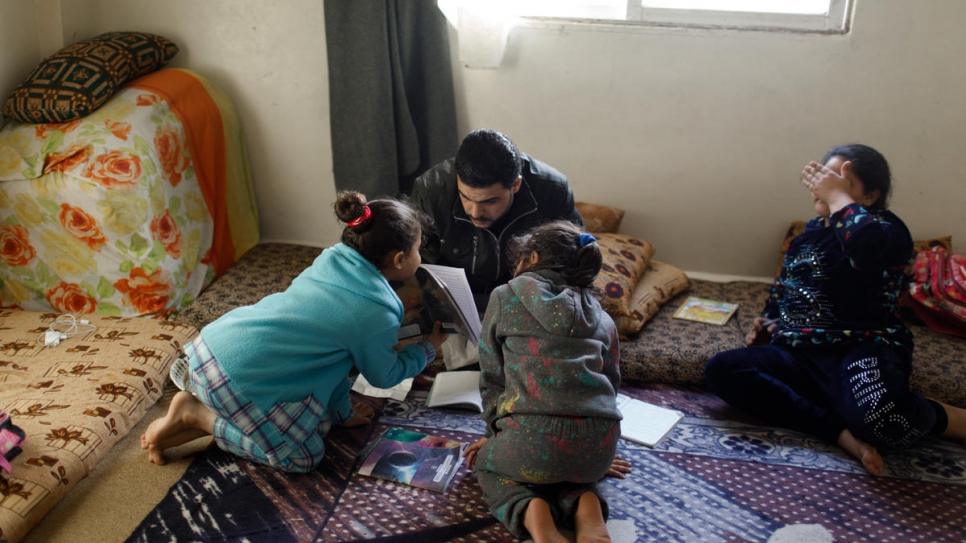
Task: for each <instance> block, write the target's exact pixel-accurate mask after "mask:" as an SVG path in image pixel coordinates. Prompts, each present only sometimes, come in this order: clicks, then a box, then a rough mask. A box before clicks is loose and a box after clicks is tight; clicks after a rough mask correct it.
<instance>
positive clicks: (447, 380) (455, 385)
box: [426, 370, 483, 413]
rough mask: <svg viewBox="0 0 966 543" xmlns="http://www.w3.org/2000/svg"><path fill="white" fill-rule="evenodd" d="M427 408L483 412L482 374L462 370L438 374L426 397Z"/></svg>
mask: <svg viewBox="0 0 966 543" xmlns="http://www.w3.org/2000/svg"><path fill="white" fill-rule="evenodd" d="M426 407H454V408H457V409H469V410H471V411H476V412H477V413H482V412H483V397H482V396H481V395H480V372H478V371H469V370H460V371H441V372H439V373H438V374H436V377H435V379H434V380H433V385H432V386H431V387H430V389H429V395H428V396H426Z"/></svg>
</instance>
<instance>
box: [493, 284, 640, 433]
mask: <svg viewBox="0 0 966 543" xmlns="http://www.w3.org/2000/svg"><path fill="white" fill-rule="evenodd" d="M619 361H620V345H619V343H618V338H617V327H616V326H615V325H614V321H613V320H612V319H611V318H610V315H608V314H607V313H606V312H604V310H603V309H601V307H600V303H599V302H598V301H597V299H596V298H595V297H594V296H593V294H592V292H591V291H590V290H589V289H582V288H573V287H570V286H568V285H567V284H566V283H565V282H564V280H563V277H562V276H561V275H560V274H559V273H557V272H554V271H549V270H540V271H537V272H527V273H524V274H522V275H520V276H518V277H515V278H514V279H512V280H510V282H509V283H507V284H506V285H503V286H500V287H498V288H497V289H496V290H494V291H493V293H492V294H491V295H490V302H489V304H488V305H487V309H486V315H485V317H484V318H483V331H482V334H481V337H480V369H481V377H480V385H481V392H482V394H483V407H484V412H483V418H484V420H485V421H486V422H487V436H492V433H493V423H494V421H496V420H497V419H499V418H501V417H505V416H507V415H511V414H513V415H523V414H532V415H551V416H564V417H600V418H608V419H616V420H620V419H621V415H620V412H619V411H618V410H617V406H616V403H615V397H616V395H617V390H618V388H619V387H620V369H619V366H618V363H619Z"/></svg>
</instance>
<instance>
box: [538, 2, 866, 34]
mask: <svg viewBox="0 0 966 543" xmlns="http://www.w3.org/2000/svg"><path fill="white" fill-rule="evenodd" d="M854 3H855V0H829V10H828V13H826V14H802V13H763V12H740V11H724V10H721V11H718V10H714V11H712V10H697V9H671V8H644V7H642V6H641V0H627V5H626V12H625V18H624V19H618V18H606V17H600V18H598V17H597V16H595V15H594V13H595V11H594V10H595V8H594V7H588V8H587V11H586V13H587V15H586V16H582V17H562V16H546V15H520V16H519V20H520V21H522V22H525V23H537V24H540V23H548V24H560V23H572V24H591V25H614V26H623V27H679V28H703V29H724V30H749V31H769V32H798V33H806V34H847V33H848V32H849V31H850V29H851V25H852V8H853V5H854ZM588 4H591V3H590V2H588ZM597 11H599V12H600V11H605V10H603V9H597Z"/></svg>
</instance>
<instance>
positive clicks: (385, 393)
mask: <svg viewBox="0 0 966 543" xmlns="http://www.w3.org/2000/svg"><path fill="white" fill-rule="evenodd" d="M411 388H413V378H412V377H410V378H409V379H406V380H404V381H403V382H401V383H399V384H398V385H396V386H394V387H392V388H379V387H376V386H372V384H371V383H369V381H367V380H366V378H365V377H363V375H362V374H361V373H360V374H359V375H358V377H356V382H355V383H353V384H352V390H354V391H356V392H358V393H359V394H362V395H363V396H370V397H372V398H392V399H394V400H397V401H400V402H401V401H403V400H405V399H406V395H407V394H409V389H411Z"/></svg>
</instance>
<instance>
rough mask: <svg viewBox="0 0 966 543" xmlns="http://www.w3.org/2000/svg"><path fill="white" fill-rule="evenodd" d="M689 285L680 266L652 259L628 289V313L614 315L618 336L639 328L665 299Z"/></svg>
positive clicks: (636, 330) (665, 301)
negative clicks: (632, 290)
mask: <svg viewBox="0 0 966 543" xmlns="http://www.w3.org/2000/svg"><path fill="white" fill-rule="evenodd" d="M690 287H691V279H689V278H688V276H687V275H686V274H685V273H684V271H682V270H681V269H680V268H677V267H674V266H672V265H670V264H665V263H664V262H658V261H657V260H651V261H650V263H649V264H648V266H647V270H645V272H644V275H643V277H641V280H640V282H639V283H638V284H637V286H636V287H635V288H634V292H632V293H631V299H630V304H629V308H630V315H628V316H620V317H617V318H615V319H614V322H615V323H616V324H617V331H618V333H619V334H620V337H621V339H627V338H628V336H629V335H631V334H636V333H638V332H640V331H641V328H642V327H643V326H644V324H645V323H646V322H647V321H649V320H651V318H652V317H653V316H654V315H656V314H657V312H658V311H660V310H661V307H662V306H664V304H665V303H667V301H668V300H670V299H671V298H674V297H675V296H677V295H678V294H680V293H682V292H684V291H685V290H687V289H689V288H690Z"/></svg>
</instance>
